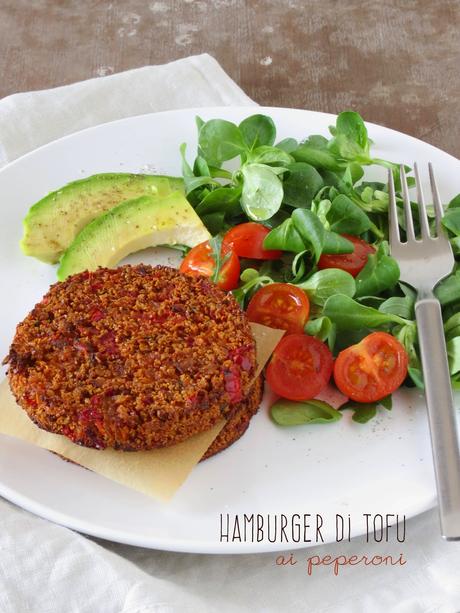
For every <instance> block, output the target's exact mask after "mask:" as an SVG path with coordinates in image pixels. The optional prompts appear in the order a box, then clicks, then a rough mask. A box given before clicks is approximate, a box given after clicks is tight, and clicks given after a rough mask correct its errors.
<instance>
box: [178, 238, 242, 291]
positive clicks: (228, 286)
mask: <svg viewBox="0 0 460 613" xmlns="http://www.w3.org/2000/svg"><path fill="white" fill-rule="evenodd" d="M227 254H229V257H228V259H227V261H226V262H225V264H224V265H223V266H222V268H221V271H220V273H219V278H218V281H217V287H220V289H223V290H225V291H227V292H228V291H230V290H232V289H235V287H238V281H239V278H240V261H239V259H238V256H237V255H236V253H235V252H234V251H232V250H231V249H230V248H229V247H228V246H226V245H223V244H222V255H223V256H225V255H227ZM215 269H216V262H215V260H214V258H213V257H212V251H211V246H210V245H209V241H205V242H204V243H200V244H199V245H196V247H193V249H191V250H190V251H189V252H188V253H187V255H186V256H185V258H184V259H183V260H182V263H181V265H180V268H179V270H180V272H183V273H185V274H186V275H191V276H192V277H198V276H200V275H203V276H204V277H211V276H212V275H213V274H214V271H215Z"/></svg>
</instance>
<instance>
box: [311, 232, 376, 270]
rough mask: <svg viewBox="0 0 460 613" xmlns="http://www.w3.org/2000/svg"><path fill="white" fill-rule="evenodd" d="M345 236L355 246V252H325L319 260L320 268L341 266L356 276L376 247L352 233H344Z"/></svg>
mask: <svg viewBox="0 0 460 613" xmlns="http://www.w3.org/2000/svg"><path fill="white" fill-rule="evenodd" d="M342 236H343V238H346V239H347V240H349V241H350V242H351V243H353V245H354V246H355V250H354V251H353V253H338V254H332V253H331V254H327V253H325V254H323V255H322V256H321V257H320V258H319V261H318V268H319V269H320V270H322V269H323V268H340V270H344V271H345V272H349V273H350V275H352V276H353V277H356V276H357V275H358V274H359V273H360V272H361V270H362V269H363V268H364V266H365V265H366V264H367V256H368V255H370V254H371V253H375V249H374V247H372V245H369V243H366V241H363V240H362V239H361V238H358V237H357V236H352V235H351V234H342Z"/></svg>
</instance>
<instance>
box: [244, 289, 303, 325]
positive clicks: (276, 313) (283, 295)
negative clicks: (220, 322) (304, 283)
mask: <svg viewBox="0 0 460 613" xmlns="http://www.w3.org/2000/svg"><path fill="white" fill-rule="evenodd" d="M309 313H310V301H309V300H308V296H307V294H306V293H305V292H304V291H303V290H301V289H299V288H298V287H295V286H294V285H290V284H289V283H270V285H266V286H265V287H262V288H260V289H259V290H258V291H257V292H256V293H255V294H254V296H253V297H252V298H251V300H250V301H249V305H248V308H247V316H248V319H249V321H254V322H256V323H259V324H263V325H264V326H268V327H269V328H279V329H280V330H287V331H288V333H289V334H295V333H299V334H300V333H302V332H303V329H304V326H305V324H306V323H307V320H308V315H309Z"/></svg>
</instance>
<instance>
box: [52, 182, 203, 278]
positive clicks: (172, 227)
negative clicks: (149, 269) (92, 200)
mask: <svg viewBox="0 0 460 613" xmlns="http://www.w3.org/2000/svg"><path fill="white" fill-rule="evenodd" d="M209 238H210V234H209V232H208V231H207V229H206V227H205V226H204V224H203V222H202V221H201V219H200V218H199V216H198V215H197V214H196V213H195V211H194V209H193V208H192V206H191V205H190V204H189V203H188V201H187V199H186V198H185V196H184V195H183V193H181V192H173V193H172V194H169V195H168V196H163V197H161V196H141V197H139V198H134V199H132V200H127V201H125V202H122V203H121V204H119V205H117V206H116V207H113V208H112V209H110V210H108V211H106V212H105V213H103V214H102V215H100V216H99V217H97V218H96V219H94V220H93V221H92V222H91V223H89V224H88V225H87V226H85V227H84V228H83V229H82V230H81V232H80V233H79V234H78V235H77V236H76V238H75V239H74V241H73V242H72V244H71V245H70V247H69V248H68V249H67V251H66V252H65V253H64V255H63V257H62V259H61V263H60V266H59V268H58V272H57V276H58V279H59V280H60V281H63V280H64V279H66V278H67V277H68V276H70V275H72V274H76V273H78V272H82V271H83V270H89V271H91V270H96V269H97V268H98V267H100V266H103V267H108V268H111V267H114V266H116V264H118V262H119V261H120V260H122V259H123V258H124V257H126V256H127V255H129V254H130V253H133V252H135V251H139V250H141V249H146V248H147V247H156V246H159V245H175V244H181V245H186V246H188V247H194V246H195V245H197V244H199V243H202V242H204V241H206V240H208V239H209Z"/></svg>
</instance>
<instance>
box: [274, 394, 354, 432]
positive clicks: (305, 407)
mask: <svg viewBox="0 0 460 613" xmlns="http://www.w3.org/2000/svg"><path fill="white" fill-rule="evenodd" d="M270 415H271V417H272V419H273V421H274V422H276V423H277V424H278V425H280V426H301V425H305V424H327V423H333V422H335V421H339V419H341V418H342V414H341V413H340V411H337V409H334V408H333V407H331V405H330V404H327V402H323V401H322V400H304V401H302V402H294V401H293V400H284V399H280V400H278V401H277V402H275V404H273V405H272V407H271V409H270Z"/></svg>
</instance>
